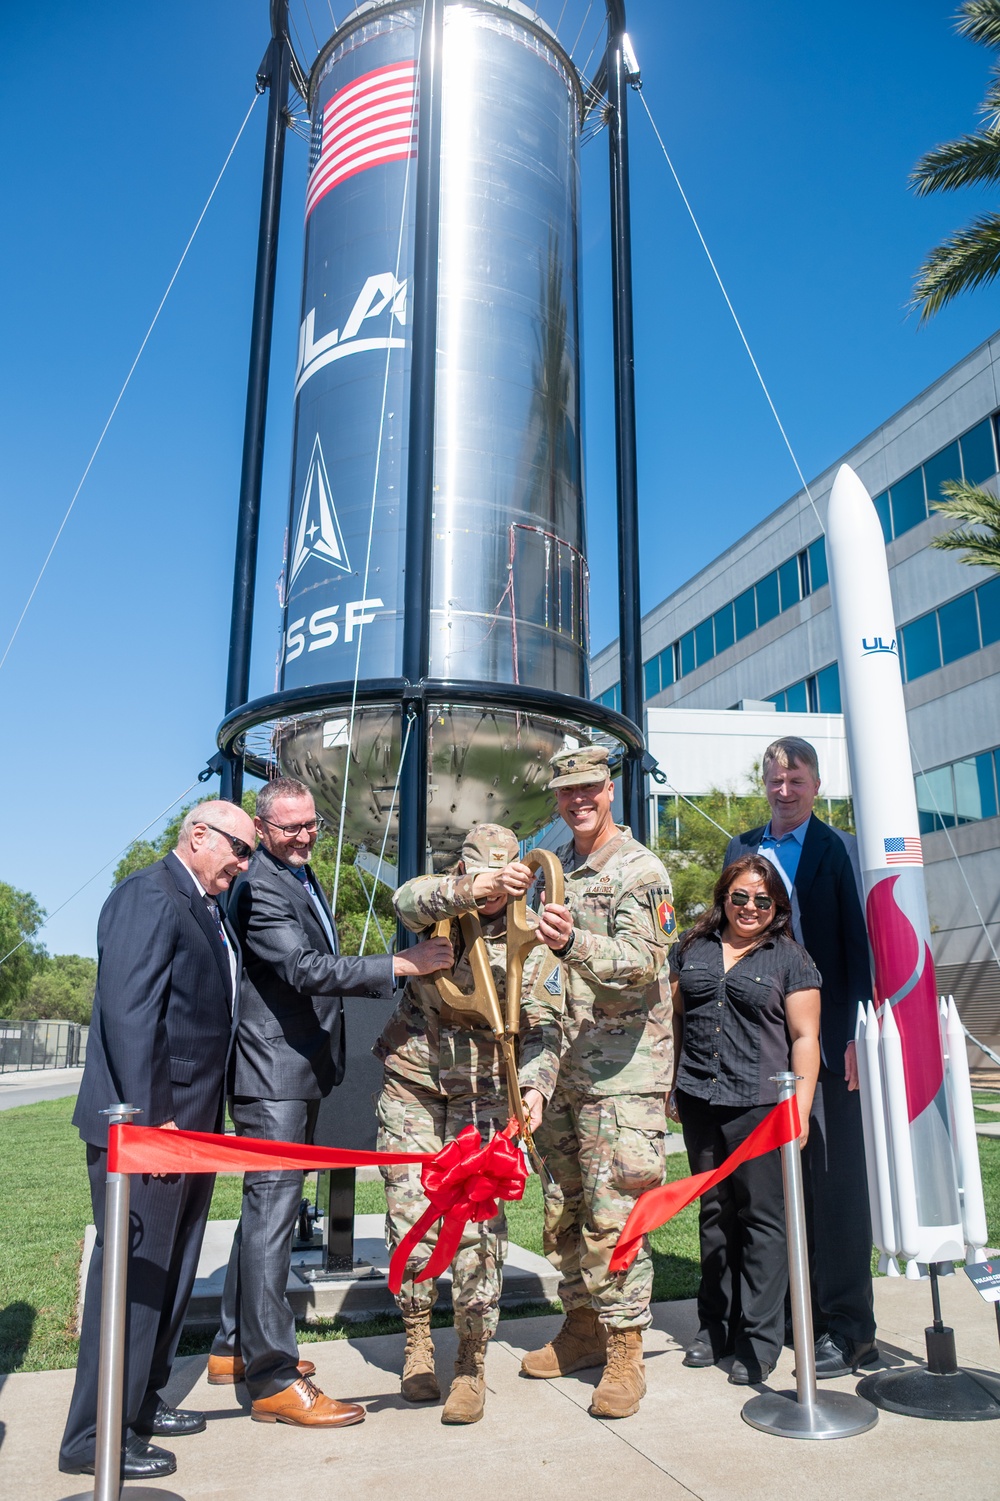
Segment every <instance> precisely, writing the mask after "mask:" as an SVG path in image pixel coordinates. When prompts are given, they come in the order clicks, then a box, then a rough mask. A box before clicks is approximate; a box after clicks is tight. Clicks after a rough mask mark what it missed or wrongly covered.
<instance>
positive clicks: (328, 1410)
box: [250, 1378, 365, 1428]
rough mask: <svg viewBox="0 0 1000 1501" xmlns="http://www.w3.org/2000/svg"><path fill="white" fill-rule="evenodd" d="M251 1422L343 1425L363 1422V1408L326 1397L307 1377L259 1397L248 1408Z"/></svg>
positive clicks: (298, 1426) (323, 1426) (328, 1426)
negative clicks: (273, 1393) (268, 1395)
mask: <svg viewBox="0 0 1000 1501" xmlns="http://www.w3.org/2000/svg"><path fill="white" fill-rule="evenodd" d="M250 1416H251V1417H252V1418H253V1420H254V1422H255V1423H291V1424H292V1425H293V1427H296V1428H347V1427H349V1426H350V1424H351V1423H363V1422H364V1420H365V1410H364V1408H363V1407H359V1406H358V1404H357V1403H356V1402H337V1401H335V1400H334V1398H333V1397H327V1396H325V1395H324V1393H323V1392H321V1391H320V1389H319V1387H318V1386H314V1385H313V1383H312V1382H311V1381H310V1380H308V1378H300V1379H299V1380H298V1381H293V1382H292V1384H291V1386H286V1387H285V1389H284V1391H282V1392H278V1393H277V1394H276V1395H275V1396H273V1397H259V1398H258V1399H257V1401H256V1402H254V1404H253V1405H252V1407H251V1408H250Z"/></svg>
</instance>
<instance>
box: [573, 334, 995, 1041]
mask: <svg viewBox="0 0 1000 1501" xmlns="http://www.w3.org/2000/svg"><path fill="white" fill-rule="evenodd" d="M998 416H1000V334H997V335H996V336H995V337H994V338H992V339H990V340H988V341H987V342H986V343H985V344H983V345H981V346H980V348H978V349H976V350H975V351H974V352H973V353H972V354H970V355H968V356H967V357H966V358H965V359H964V360H962V361H961V363H960V364H958V365H956V366H955V367H954V369H952V370H949V371H948V373H947V374H946V375H944V376H942V377H941V379H940V380H938V381H936V382H935V383H934V384H933V385H932V386H930V387H929V388H928V389H927V390H926V391H923V392H922V393H921V394H920V395H919V396H917V397H916V398H915V399H914V400H913V401H911V402H910V403H909V404H908V405H907V406H906V407H904V408H903V410H902V411H900V412H897V413H896V414H895V416H893V417H890V418H889V419H888V420H887V421H886V422H884V423H883V424H882V426H881V427H879V428H878V429H877V430H876V431H875V432H874V433H872V434H870V435H869V436H868V437H867V438H864V439H863V440H862V441H861V442H860V443H858V444H857V445H856V446H855V447H854V448H852V449H851V450H850V452H849V453H846V454H844V455H843V457H842V458H840V459H838V460H837V462H836V463H835V464H831V466H830V467H829V469H827V470H826V471H825V472H824V473H823V474H821V475H819V476H818V478H817V479H816V480H815V481H814V482H813V483H812V484H810V486H809V488H810V491H811V492H812V496H813V499H814V500H815V502H816V509H814V507H813V505H812V504H811V503H810V500H809V498H808V496H807V495H806V494H805V492H804V491H800V492H799V493H798V494H797V495H794V496H793V497H792V498H791V500H789V501H787V502H786V503H785V504H784V505H782V506H780V507H779V508H778V509H777V510H776V511H774V512H773V513H772V514H771V515H770V516H768V517H767V518H766V519H765V520H764V521H762V522H761V523H760V524H759V525H758V526H756V527H754V528H753V530H752V531H750V532H748V533H747V534H746V536H744V537H741V538H740V539H739V540H738V541H736V542H734V543H733V545H732V546H731V547H729V548H728V549H727V550H726V551H725V552H723V553H722V554H720V556H719V557H717V558H716V559H715V560H714V561H713V562H712V563H710V564H709V565H708V566H707V567H706V568H703V569H702V570H701V572H700V573H698V574H696V575H695V577H694V578H692V579H690V580H689V581H688V582H687V583H686V584H684V585H683V586H682V587H681V588H680V589H677V590H676V591H675V592H674V593H673V594H671V595H670V596H668V598H666V599H664V600H662V601H661V602H660V603H659V604H657V605H655V606H654V607H653V609H651V610H650V611H649V612H648V613H647V614H646V615H645V616H644V618H643V632H642V644H643V670H644V681H645V700H646V708H647V711H648V710H649V709H655V710H658V711H659V710H669V709H684V710H688V711H690V710H711V711H716V713H715V714H713V716H712V718H715V717H716V715H717V712H718V711H720V710H730V711H737V712H738V711H740V710H741V708H743V707H745V708H746V709H751V708H752V710H753V712H754V714H755V722H760V721H759V715H760V711H761V710H762V709H765V708H766V706H773V711H769V710H768V711H767V712H768V713H770V712H773V714H774V733H773V736H770V737H769V738H776V737H777V736H778V735H780V734H781V733H782V732H783V729H784V726H783V724H782V716H783V715H785V714H787V715H789V716H790V717H792V718H794V720H795V724H796V728H795V733H797V734H803V733H807V731H806V730H803V728H802V725H803V718H802V716H803V715H805V716H809V715H813V714H815V715H817V716H818V719H817V721H816V722H817V727H818V726H819V724H820V722H823V723H834V724H835V723H836V721H828V720H827V716H830V715H839V713H840V709H841V703H840V684H839V674H838V669H837V660H836V645H835V634H834V626H833V618H832V613H831V610H830V590H829V586H828V582H827V567H826V550H825V545H824V538H823V527H822V525H821V519H820V518H825V515H826V507H827V502H828V498H829V494H830V490H831V487H832V485H833V481H834V477H835V476H836V473H837V470H838V468H839V466H840V464H841V463H848V464H850V465H851V467H852V468H853V469H855V470H856V471H857V473H858V474H859V475H860V477H861V479H862V480H863V482H864V483H865V485H866V486H867V487H868V490H869V492H870V493H871V495H872V496H873V498H874V500H875V505H876V508H877V510H878V514H879V518H880V520H881V523H882V531H883V534H884V536H885V540H886V545H887V552H888V558H889V575H890V580H891V584H892V592H893V600H894V603H895V609H896V622H897V629H898V633H899V641H900V646H901V650H900V661H901V665H902V670H903V679H904V693H905V697H906V707H907V715H908V720H909V729H910V737H911V746H912V752H913V772H914V776H915V779H916V790H917V802H918V807H919V809H920V823H921V832H922V835H923V846H924V861H925V871H926V878H927V891H928V899H929V904H930V915H931V924H932V929H933V932H934V945H935V961H936V963H937V965H938V967H939V970H940V976H939V979H940V984H941V988H942V989H943V990H946V991H951V992H953V993H954V994H955V996H956V999H957V1000H959V1004H960V1006H961V1007H962V1010H963V1015H964V1019H965V1021H966V1025H967V1026H968V1027H969V1028H970V1030H972V1031H973V1032H975V1030H976V1025H980V1026H982V1027H983V1029H984V1030H985V1031H987V1032H988V1033H990V1034H991V1035H995V1033H996V1030H997V1026H998V1023H997V1021H996V1018H997V1016H998V1014H1000V965H998V964H997V962H996V959H995V955H994V952H993V950H994V949H995V950H997V951H1000V816H998V814H1000V798H998V790H1000V789H998V775H1000V575H998V574H996V573H995V572H993V571H992V570H989V569H985V568H970V567H969V566H967V565H965V564H962V563H960V562H959V561H958V558H957V556H956V555H955V554H954V553H947V552H941V551H939V550H938V549H936V548H933V547H931V546H930V543H931V540H932V538H934V537H935V536H937V535H939V534H940V533H941V532H944V531H947V530H948V529H949V527H950V525H951V523H949V522H948V521H947V520H946V519H945V518H944V517H942V516H939V515H937V514H936V513H934V511H933V510H932V509H931V508H932V506H933V502H934V501H935V500H936V499H938V498H939V497H940V496H941V485H942V484H943V483H944V482H945V481H947V480H950V479H961V478H964V479H966V480H969V481H971V482H973V483H975V484H978V485H983V486H985V487H986V488H987V489H990V490H994V491H996V489H997V486H998V472H997V471H998V459H997V455H998V448H997V443H998V426H997V423H998ZM817 510H818V512H819V515H818V516H817ZM617 680H618V643H617V642H613V643H611V644H610V645H609V646H607V647H606V648H605V649H604V650H602V651H600V652H598V653H597V654H596V656H595V657H594V658H593V661H592V663H591V682H592V693H593V696H594V697H595V698H597V699H600V700H601V701H602V702H605V703H608V704H612V705H613V706H615V707H617V706H618V681H617ZM647 719H648V724H649V729H650V732H651V737H652V738H655V739H656V740H657V741H658V743H659V745H660V746H661V747H662V746H663V745H664V743H665V741H664V736H665V735H666V734H667V733H668V732H667V730H666V722H667V716H664V715H662V714H660V713H657V714H656V715H653V716H649V715H647ZM707 719H708V716H706V722H707ZM805 723H806V724H808V723H809V720H808V718H807V719H806V720H805ZM734 743H737V742H736V741H734ZM764 743H766V742H764ZM652 748H653V749H654V754H655V753H657V748H656V747H655V746H654V747H652ZM760 749H761V750H763V744H762V745H761V747H760ZM732 770H733V776H734V779H736V780H739V779H740V778H741V776H742V775H743V774H744V773H745V770H746V768H744V767H737V766H735V765H734V767H733V768H732ZM821 771H822V765H821ZM679 790H681V791H683V792H686V793H688V794H689V795H690V793H691V792H693V791H696V790H707V789H696V788H693V787H691V788H688V787H683V788H680V789H679ZM838 790H839V789H838ZM657 811H658V812H659V811H662V810H661V809H659V807H657ZM977 908H978V911H977ZM980 913H981V915H982V919H983V921H982V922H981V921H980V916H979V914H980ZM984 923H985V927H986V930H987V931H986V932H984V926H983V924H984ZM987 932H988V934H989V937H987ZM991 942H992V946H993V947H992V949H991Z"/></svg>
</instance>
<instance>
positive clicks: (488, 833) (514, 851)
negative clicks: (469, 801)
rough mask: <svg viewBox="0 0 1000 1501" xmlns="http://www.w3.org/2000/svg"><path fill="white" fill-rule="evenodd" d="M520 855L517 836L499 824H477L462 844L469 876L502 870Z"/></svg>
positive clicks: (463, 858)
mask: <svg viewBox="0 0 1000 1501" xmlns="http://www.w3.org/2000/svg"><path fill="white" fill-rule="evenodd" d="M519 854H520V845H519V844H518V842H517V837H516V835H515V834H514V833H513V832H512V831H511V830H510V829H505V828H504V826H503V824H499V823H477V824H476V825H475V827H474V828H471V829H470V830H469V832H468V833H467V834H466V836H465V839H464V841H463V844H462V860H463V863H464V865H465V869H466V873H467V874H469V875H472V874H473V873H474V872H475V871H478V870H502V869H503V867H504V866H505V865H509V864H510V862H511V861H512V860H516V859H517V857H518V855H519Z"/></svg>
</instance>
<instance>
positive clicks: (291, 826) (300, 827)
mask: <svg viewBox="0 0 1000 1501" xmlns="http://www.w3.org/2000/svg"><path fill="white" fill-rule="evenodd" d="M257 817H258V818H259V819H260V821H261V823H267V824H270V825H271V828H272V829H278V830H280V832H281V833H282V834H285V835H287V837H288V838H289V839H295V838H297V837H298V835H299V834H302V833H306V834H315V833H317V832H318V831H319V830H320V829H321V828H322V827H323V820H322V819H321V818H310V819H309V820H308V822H307V823H275V822H274V820H273V819H272V818H265V817H264V815H263V813H258V815H257Z"/></svg>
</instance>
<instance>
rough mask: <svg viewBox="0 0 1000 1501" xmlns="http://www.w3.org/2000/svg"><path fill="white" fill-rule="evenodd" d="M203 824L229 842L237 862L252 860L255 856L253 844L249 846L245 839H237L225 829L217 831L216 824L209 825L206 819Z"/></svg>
mask: <svg viewBox="0 0 1000 1501" xmlns="http://www.w3.org/2000/svg"><path fill="white" fill-rule="evenodd" d="M202 822H203V823H204V824H205V827H206V829H211V831H212V833H213V834H221V835H222V837H223V839H226V840H228V842H229V848H230V849H231V850H232V852H233V854H234V855H235V856H236V858H237V860H249V859H250V856H251V855H252V854H253V845H252V844H247V842H246V840H245V839H237V837H236V835H235V834H227V833H226V831H225V829H217V828H216V827H215V824H214V823H209V822H208V821H207V820H205V819H203V820H202Z"/></svg>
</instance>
